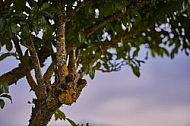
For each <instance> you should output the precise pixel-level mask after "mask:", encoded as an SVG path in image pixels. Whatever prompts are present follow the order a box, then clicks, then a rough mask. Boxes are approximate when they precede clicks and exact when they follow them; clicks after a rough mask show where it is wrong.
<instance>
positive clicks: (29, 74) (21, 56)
mask: <svg viewBox="0 0 190 126" xmlns="http://www.w3.org/2000/svg"><path fill="white" fill-rule="evenodd" d="M13 42H14V44H15V48H16V51H17V53H18V55H19V59H20V61H21V66H23V67H24V69H25V70H26V71H27V72H26V78H27V81H28V83H29V85H30V87H31V90H33V91H34V92H35V93H36V94H37V90H36V89H37V85H36V83H35V81H34V79H33V77H32V75H31V73H30V70H29V68H28V64H26V63H25V61H24V60H23V53H22V50H21V47H20V45H19V40H18V38H17V37H16V36H15V37H14V39H13ZM37 96H38V95H37Z"/></svg>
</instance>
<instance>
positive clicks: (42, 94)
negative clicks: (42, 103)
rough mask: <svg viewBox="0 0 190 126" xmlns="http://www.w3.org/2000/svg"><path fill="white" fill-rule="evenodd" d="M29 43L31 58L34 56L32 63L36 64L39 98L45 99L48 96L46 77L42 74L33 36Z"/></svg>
mask: <svg viewBox="0 0 190 126" xmlns="http://www.w3.org/2000/svg"><path fill="white" fill-rule="evenodd" d="M28 41H29V43H30V45H29V46H28V49H29V52H30V55H31V58H32V63H33V65H34V72H35V77H36V81H37V83H38V92H39V99H40V100H42V99H45V98H46V96H47V92H46V87H45V84H44V79H43V76H42V71H41V67H40V61H39V59H38V55H37V52H36V49H35V47H34V43H33V40H32V38H31V36H30V37H29V40H28Z"/></svg>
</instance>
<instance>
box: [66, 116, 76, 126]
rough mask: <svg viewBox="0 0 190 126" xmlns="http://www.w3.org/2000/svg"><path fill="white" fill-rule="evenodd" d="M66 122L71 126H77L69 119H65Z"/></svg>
mask: <svg viewBox="0 0 190 126" xmlns="http://www.w3.org/2000/svg"><path fill="white" fill-rule="evenodd" d="M66 119H67V121H68V122H69V123H70V125H71V126H79V125H77V124H76V123H75V122H74V121H73V120H71V119H69V118H66Z"/></svg>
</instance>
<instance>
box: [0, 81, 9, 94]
mask: <svg viewBox="0 0 190 126" xmlns="http://www.w3.org/2000/svg"><path fill="white" fill-rule="evenodd" d="M2 93H9V85H8V84H7V83H6V82H5V81H3V80H2V79H0V94H2Z"/></svg>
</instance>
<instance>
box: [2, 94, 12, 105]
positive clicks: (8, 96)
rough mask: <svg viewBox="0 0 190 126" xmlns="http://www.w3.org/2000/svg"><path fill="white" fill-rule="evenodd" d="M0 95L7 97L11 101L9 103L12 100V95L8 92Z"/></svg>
mask: <svg viewBox="0 0 190 126" xmlns="http://www.w3.org/2000/svg"><path fill="white" fill-rule="evenodd" d="M0 97H4V98H8V99H9V100H10V101H11V103H12V102H13V101H12V97H11V96H10V95H9V94H2V95H0Z"/></svg>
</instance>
